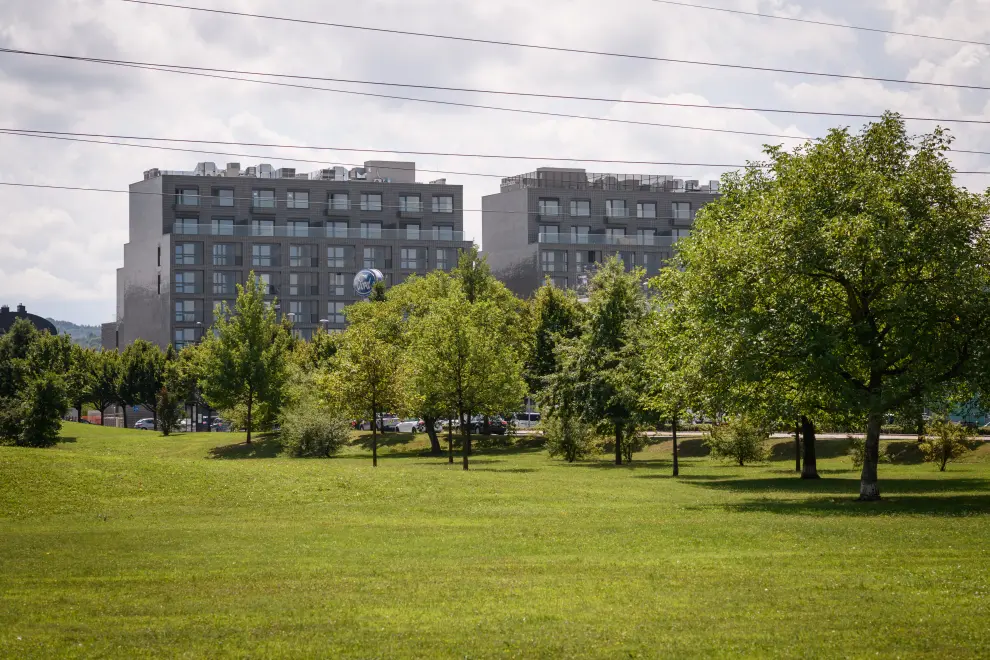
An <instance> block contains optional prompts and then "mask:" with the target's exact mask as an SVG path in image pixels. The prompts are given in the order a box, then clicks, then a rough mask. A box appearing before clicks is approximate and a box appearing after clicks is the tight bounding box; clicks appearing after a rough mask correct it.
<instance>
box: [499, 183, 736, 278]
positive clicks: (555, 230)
mask: <svg viewBox="0 0 990 660" xmlns="http://www.w3.org/2000/svg"><path fill="white" fill-rule="evenodd" d="M717 195H718V182H717V181H712V182H708V183H707V184H705V185H704V186H702V185H700V184H699V182H697V181H684V180H680V179H674V178H673V177H669V176H664V175H632V174H594V173H588V172H586V171H585V170H583V169H570V168H551V167H545V168H540V169H538V170H537V171H536V172H532V173H529V174H522V175H519V176H514V177H509V178H506V179H503V180H502V186H501V192H499V193H496V194H494V195H488V196H486V197H484V198H483V199H482V245H483V247H484V252H485V255H486V256H487V258H488V263H489V265H490V266H491V268H492V271H493V273H495V275H496V276H497V277H498V278H499V279H500V280H502V281H503V282H505V284H506V286H508V287H509V288H510V289H511V290H512V291H513V292H514V293H516V294H517V295H519V296H522V297H528V296H530V295H532V294H533V292H535V291H536V289H537V288H539V287H540V286H541V285H542V284H543V282H544V281H545V278H548V277H549V278H551V279H553V281H554V282H555V283H556V284H557V285H558V286H560V287H561V288H571V289H581V288H582V287H583V286H585V285H586V284H587V278H588V275H589V274H590V273H591V272H593V270H594V268H595V264H596V263H601V262H602V261H604V260H605V259H607V258H609V257H611V256H612V255H615V254H618V255H619V256H620V257H622V259H623V261H624V262H625V263H626V265H627V267H628V268H630V269H631V268H633V267H635V266H640V267H643V268H645V269H646V272H647V274H648V275H654V274H656V273H657V272H658V271H659V270H660V268H661V267H662V266H663V265H664V264H665V263H666V262H667V261H669V260H670V258H671V257H672V256H673V246H674V244H675V243H676V242H677V240H678V239H680V238H683V237H684V236H687V234H688V233H689V232H690V231H691V227H692V226H693V224H694V217H695V214H696V213H697V211H698V209H699V208H701V207H702V206H704V205H705V204H707V203H708V202H710V201H712V200H713V199H715V197H716V196H717Z"/></svg>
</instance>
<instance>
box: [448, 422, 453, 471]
mask: <svg viewBox="0 0 990 660" xmlns="http://www.w3.org/2000/svg"><path fill="white" fill-rule="evenodd" d="M447 462H448V463H450V464H451V465H453V464H454V420H452V419H450V418H449V417H448V418H447Z"/></svg>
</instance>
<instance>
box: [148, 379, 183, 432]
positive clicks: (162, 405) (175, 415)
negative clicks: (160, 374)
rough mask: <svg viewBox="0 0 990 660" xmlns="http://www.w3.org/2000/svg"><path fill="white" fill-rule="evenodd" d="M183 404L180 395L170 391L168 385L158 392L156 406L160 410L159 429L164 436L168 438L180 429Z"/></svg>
mask: <svg viewBox="0 0 990 660" xmlns="http://www.w3.org/2000/svg"><path fill="white" fill-rule="evenodd" d="M182 402H183V399H182V397H180V396H179V395H178V393H177V390H174V389H169V386H168V385H163V386H162V388H161V389H160V390H158V400H157V402H156V404H155V406H156V409H157V410H158V426H157V428H158V429H159V430H160V431H161V432H162V435H163V436H165V437H168V436H169V435H171V434H172V432H173V431H175V430H176V429H177V428H179V422H180V421H181V420H182Z"/></svg>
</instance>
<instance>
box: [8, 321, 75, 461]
mask: <svg viewBox="0 0 990 660" xmlns="http://www.w3.org/2000/svg"><path fill="white" fill-rule="evenodd" d="M71 356H72V342H71V340H70V339H69V337H68V336H67V335H66V336H51V335H49V334H48V333H40V332H38V331H37V330H36V329H35V328H34V326H33V325H32V324H31V323H30V322H29V321H27V320H25V319H18V320H16V321H15V322H14V323H13V324H12V326H11V327H10V329H9V330H8V331H7V332H6V333H5V334H4V335H3V336H2V337H0V440H3V441H6V442H13V443H14V444H16V445H19V446H22V447H48V446H51V445H53V444H55V443H56V442H57V441H58V435H59V430H60V429H61V425H62V417H63V416H64V415H65V413H66V412H67V411H68V401H67V395H66V386H65V376H66V374H67V373H68V371H69V369H70V365H71Z"/></svg>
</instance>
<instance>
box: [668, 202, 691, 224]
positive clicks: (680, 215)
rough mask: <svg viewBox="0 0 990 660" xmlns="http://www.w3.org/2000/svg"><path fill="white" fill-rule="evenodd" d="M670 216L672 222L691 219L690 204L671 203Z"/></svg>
mask: <svg viewBox="0 0 990 660" xmlns="http://www.w3.org/2000/svg"><path fill="white" fill-rule="evenodd" d="M670 210H671V214H672V215H673V218H674V220H690V219H691V203H690V202H673V203H672V204H671V205H670Z"/></svg>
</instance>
